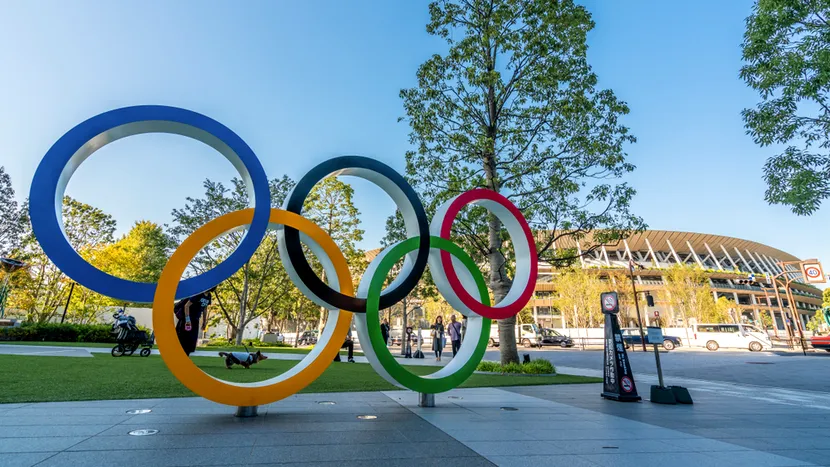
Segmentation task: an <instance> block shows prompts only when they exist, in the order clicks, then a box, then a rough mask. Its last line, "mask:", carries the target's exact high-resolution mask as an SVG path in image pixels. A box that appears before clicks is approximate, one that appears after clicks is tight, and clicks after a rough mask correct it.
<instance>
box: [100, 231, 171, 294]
mask: <svg viewBox="0 0 830 467" xmlns="http://www.w3.org/2000/svg"><path fill="white" fill-rule="evenodd" d="M174 247H175V241H174V240H173V239H172V238H171V237H170V236H169V235H167V234H166V233H165V232H164V229H162V227H161V226H159V225H158V224H155V223H153V222H150V221H138V222H136V223H135V224H134V225H133V228H132V229H130V231H129V232H128V233H126V234H125V235H124V236H122V237H121V238H120V239H118V241H116V242H115V243H112V244H110V245H107V246H106V247H105V248H104V249H103V250H101V251H100V252H99V253H98V254H96V255H95V260H96V261H97V262H98V264H96V265H99V266H98V267H100V268H101V269H103V270H104V271H106V272H108V273H110V274H112V275H114V276H117V277H121V278H123V279H128V280H131V281H136V282H156V281H158V279H159V277H160V276H161V271H162V270H163V269H164V266H165V265H166V264H167V259H168V257H169V254H170V252H171V251H172V249H173V248H174Z"/></svg>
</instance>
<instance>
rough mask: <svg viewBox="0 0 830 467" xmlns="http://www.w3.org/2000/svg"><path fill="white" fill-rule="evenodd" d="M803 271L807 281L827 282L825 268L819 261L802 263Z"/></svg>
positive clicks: (815, 282) (811, 282)
mask: <svg viewBox="0 0 830 467" xmlns="http://www.w3.org/2000/svg"><path fill="white" fill-rule="evenodd" d="M801 273H802V274H804V280H805V281H806V282H807V283H810V284H823V283H824V282H826V279H825V277H824V270H823V269H822V268H821V263H819V262H818V261H804V262H803V263H801Z"/></svg>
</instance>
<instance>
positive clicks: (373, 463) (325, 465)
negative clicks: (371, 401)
mask: <svg viewBox="0 0 830 467" xmlns="http://www.w3.org/2000/svg"><path fill="white" fill-rule="evenodd" d="M343 465H344V463H343V462H342V461H331V462H289V463H284V464H283V463H279V464H259V463H257V464H233V465H229V466H228V467H252V466H255V467H317V466H320V467H343ZM378 465H379V463H378V461H377V460H374V459H373V460H363V461H361V460H352V461H349V462H348V466H349V467H378ZM381 465H382V466H383V467H467V466H469V467H493V465H494V464H493V463H492V462H490V461H489V460H487V459H485V458H483V457H437V458H434V459H423V458H414V459H395V458H390V459H384V460H383V461H382V464H381ZM577 467H578V466H577Z"/></svg>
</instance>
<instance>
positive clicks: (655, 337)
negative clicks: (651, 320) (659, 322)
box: [648, 326, 663, 345]
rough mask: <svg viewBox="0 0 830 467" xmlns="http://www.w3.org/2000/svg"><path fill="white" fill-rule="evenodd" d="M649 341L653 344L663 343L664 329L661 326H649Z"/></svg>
mask: <svg viewBox="0 0 830 467" xmlns="http://www.w3.org/2000/svg"><path fill="white" fill-rule="evenodd" d="M648 343H649V344H652V345H660V344H662V343H663V329H662V328H660V327H659V326H649V327H648Z"/></svg>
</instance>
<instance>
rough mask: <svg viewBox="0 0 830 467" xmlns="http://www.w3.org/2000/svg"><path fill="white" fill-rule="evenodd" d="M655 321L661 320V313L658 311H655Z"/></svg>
mask: <svg viewBox="0 0 830 467" xmlns="http://www.w3.org/2000/svg"><path fill="white" fill-rule="evenodd" d="M654 319H660V312H659V311H657V310H654Z"/></svg>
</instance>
